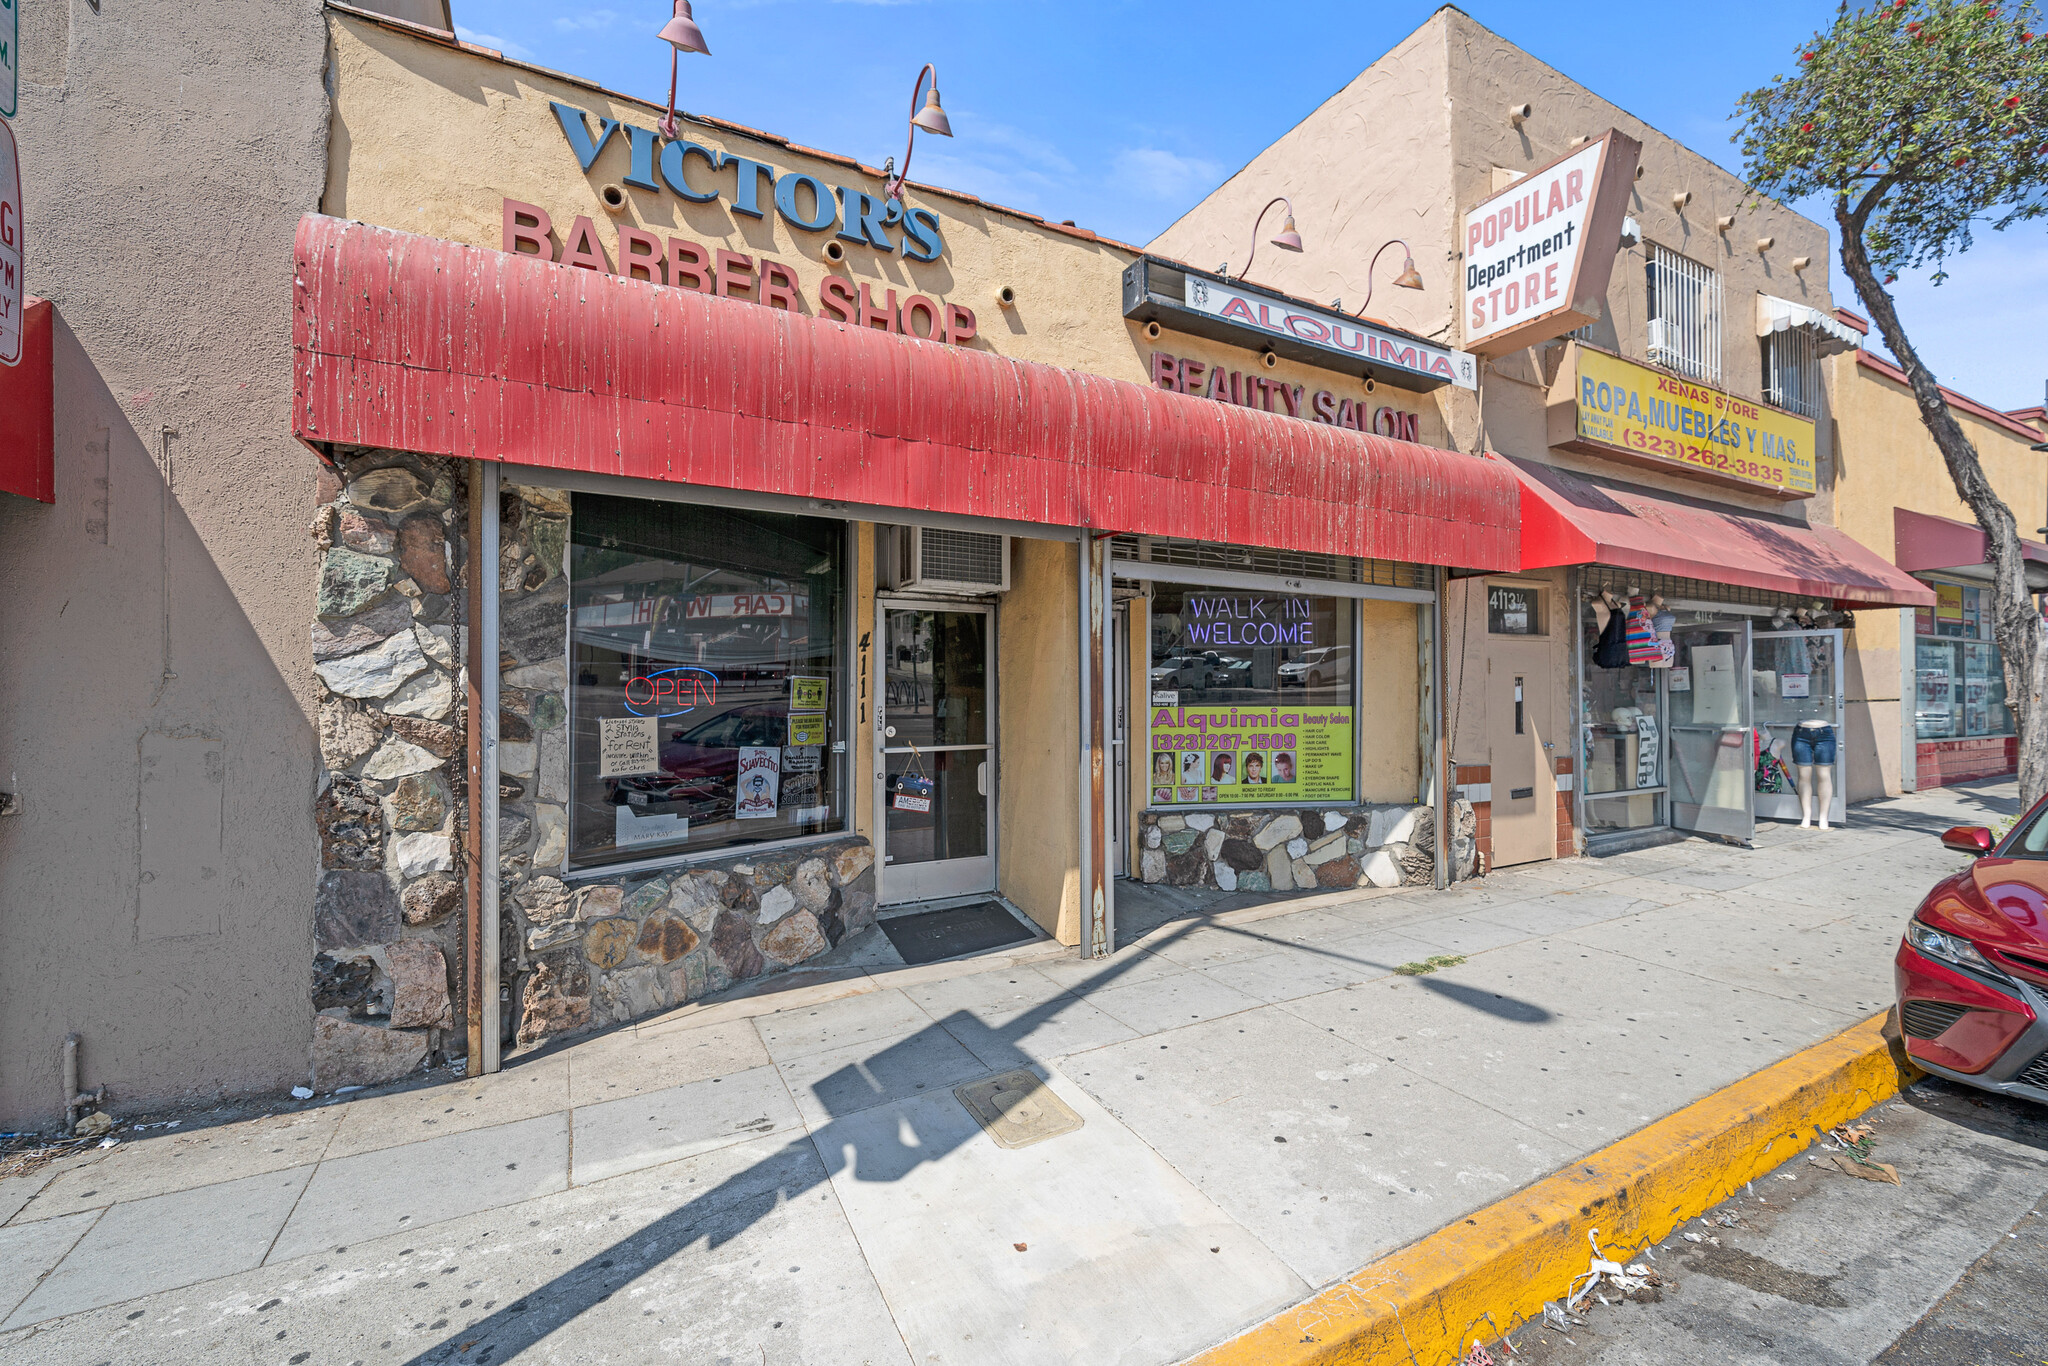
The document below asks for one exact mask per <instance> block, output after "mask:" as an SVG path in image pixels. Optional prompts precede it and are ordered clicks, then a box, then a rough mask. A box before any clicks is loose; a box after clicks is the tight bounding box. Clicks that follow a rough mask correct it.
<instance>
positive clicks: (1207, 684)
mask: <svg viewBox="0 0 2048 1366" xmlns="http://www.w3.org/2000/svg"><path fill="white" fill-rule="evenodd" d="M1356 648H1357V612H1356V605H1355V604H1354V603H1353V602H1352V600H1351V599H1349V598H1339V597H1320V596H1314V595H1310V594H1302V593H1280V592H1262V591H1257V590H1247V589H1235V588H1203V587H1195V586H1180V585H1174V584H1159V585H1156V586H1155V587H1154V589H1153V595H1152V602H1151V659H1150V664H1149V670H1150V671H1149V676H1148V680H1147V686H1148V689H1149V699H1150V706H1149V707H1148V708H1147V713H1146V714H1147V718H1148V722H1149V724H1148V726H1147V728H1146V729H1147V738H1148V742H1149V743H1148V750H1149V755H1148V761H1147V764H1146V774H1147V780H1148V781H1147V800H1148V802H1149V804H1150V805H1152V806H1192V807H1201V806H1206V805H1212V804H1213V805H1232V806H1243V805H1254V804H1301V803H1323V802H1348V801H1351V800H1353V797H1354V793H1355V790H1356V789H1355V778H1354V774H1355V771H1356V759H1355V748H1354V747H1355V742H1356V734H1355V725H1354V722H1355V719H1356V707H1355V703H1356V689H1357V677H1358V671H1357V668H1356V661H1355V658H1354V656H1355V653H1356Z"/></svg>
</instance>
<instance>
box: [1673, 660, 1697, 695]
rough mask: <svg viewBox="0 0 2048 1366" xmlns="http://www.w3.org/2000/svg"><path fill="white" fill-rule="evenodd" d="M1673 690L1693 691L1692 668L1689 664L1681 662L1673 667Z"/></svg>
mask: <svg viewBox="0 0 2048 1366" xmlns="http://www.w3.org/2000/svg"><path fill="white" fill-rule="evenodd" d="M1671 691H1673V692H1691V691H1692V669H1691V668H1689V667H1688V666H1686V665H1683V664H1680V665H1678V666H1676V667H1674V668H1673V669H1672V670H1671Z"/></svg>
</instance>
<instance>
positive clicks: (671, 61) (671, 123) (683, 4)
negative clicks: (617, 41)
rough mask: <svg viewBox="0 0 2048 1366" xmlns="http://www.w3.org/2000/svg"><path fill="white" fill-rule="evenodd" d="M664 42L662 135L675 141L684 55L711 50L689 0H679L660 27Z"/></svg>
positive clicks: (707, 55)
mask: <svg viewBox="0 0 2048 1366" xmlns="http://www.w3.org/2000/svg"><path fill="white" fill-rule="evenodd" d="M661 39H662V41H663V42H665V43H667V44H668V45H669V54H668V113H667V114H665V115H663V116H662V120H661V123H660V125H659V126H660V128H661V135H662V136H663V137H665V138H667V139H668V140H669V141H671V142H673V141H675V138H676V133H677V131H678V130H677V127H676V67H677V66H678V65H679V64H680V63H681V61H682V56H683V54H684V53H685V52H701V53H703V54H704V55H705V56H706V57H709V56H710V55H711V49H710V48H709V47H708V46H706V45H705V42H704V30H703V29H700V28H698V27H697V21H696V20H695V19H693V18H691V17H690V0H676V12H675V14H674V16H673V17H671V18H670V19H669V21H668V22H667V23H666V24H663V25H662V26H661Z"/></svg>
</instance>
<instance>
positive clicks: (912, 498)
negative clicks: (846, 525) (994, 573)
mask: <svg viewBox="0 0 2048 1366" xmlns="http://www.w3.org/2000/svg"><path fill="white" fill-rule="evenodd" d="M297 258H298V271H297V281H296V286H295V297H294V300H293V328H292V342H293V350H294V366H295V377H296V391H295V402H294V411H293V429H294V430H295V431H296V432H297V434H298V435H299V436H300V437H301V438H302V439H304V440H307V441H326V442H337V443H341V444H344V445H362V446H386V447H394V448H397V449H402V450H414V451H425V452H433V453H438V454H443V455H455V456H463V457H467V458H471V459H480V460H502V461H506V462H509V463H513V464H519V465H532V466H540V467H543V468H549V469H576V470H590V471H597V472H601V473H605V474H618V475H628V476H633V477H637V478H645V479H660V480H668V481H672V482H677V483H688V484H699V485H709V486H712V487H717V488H732V489H746V490H750V491H757V492H772V493H780V494H790V495H795V496H798V497H808V498H818V499H827V500H831V501H834V502H842V503H850V504H859V505H866V506H870V507H886V508H904V509H917V510H932V511H942V512H949V513H956V514H964V515H968V516H980V517H992V518H1000V519H1003V520H1006V521H1014V522H1028V523H1033V524H1038V525H1050V526H1065V527H1084V526H1085V527H1095V528H1099V529H1101V530H1104V531H1119V532H1135V533H1139V534H1145V535H1156V536H1185V537H1197V538H1201V539H1205V540H1212V541H1226V542H1231V543H1235V544H1241V545H1253V546H1268V547H1275V548H1281V549H1290V550H1306V551H1317V552H1321V553H1325V554H1338V555H1362V556H1367V557H1371V558H1378V559H1395V560H1411V561H1419V562H1422V563H1427V564H1445V565H1455V566H1462V567H1469V568H1477V569H1505V568H1510V567H1512V566H1513V565H1514V564H1515V563H1516V562H1517V559H1518V557H1519V551H1520V537H1519V532H1518V522H1519V512H1520V496H1521V495H1520V493H1519V491H1518V489H1517V487H1516V483H1515V480H1514V477H1513V475H1512V473H1511V472H1510V471H1509V470H1507V469H1506V468H1505V467H1504V466H1502V465H1501V464H1500V463H1499V462H1498V461H1492V460H1485V459H1480V458H1478V457H1474V456H1466V455H1460V454H1457V453H1455V452H1451V451H1440V450H1434V449H1431V448H1429V447H1426V446H1418V445H1413V444H1410V443H1407V442H1401V441H1392V440H1388V439H1386V438H1384V437H1378V436H1369V435H1366V434H1364V433H1361V432H1356V431H1352V430H1350V429H1348V428H1340V427H1333V426H1328V425H1324V424H1321V423H1315V422H1308V421H1303V420H1300V419H1296V418H1290V417H1283V416H1279V415H1277V414H1269V413H1264V412H1258V411H1255V410H1252V409H1249V408H1242V407H1236V406H1232V405H1228V404H1223V403H1216V402H1213V401H1208V400H1203V399H1198V398H1192V397H1188V396H1184V395H1180V394H1169V393H1164V392H1162V391H1160V390H1157V389H1154V388H1151V387H1149V386H1147V385H1143V384H1133V383H1129V382H1127V381H1123V380H1113V379H1105V378H1103V377H1101V376H1099V375H1091V374H1086V373H1083V372H1081V371H1076V370H1065V369H1060V368H1058V367H1056V366H1050V365H1038V364H1032V363H1030V362H1025V361H1015V360H1006V359H1004V358H1002V357H1000V356H995V355H990V354H989V353H987V352H985V351H977V350H973V349H971V348H968V347H963V346H949V345H946V344H944V343H939V342H928V341H921V340H918V339H916V338H912V337H904V336H900V335H893V334H889V333H884V332H881V331H879V330H875V329H867V328H859V327H854V326H850V325H847V324H842V323H834V322H828V321H825V320H823V319H819V318H812V317H806V316H803V315H800V314H796V313H790V312H785V311H783V310H780V309H772V308H765V307H762V306H760V305H756V304H750V303H744V302H740V301H738V300H733V299H718V298H712V297H708V296H706V295H703V294H699V293H696V292H694V291H692V290H687V289H671V288H667V287H665V286H662V285H657V284H653V283H651V282H649V281H645V280H630V279H621V278H619V277H617V276H612V275H604V274H599V273H596V272H593V271H587V270H572V269H567V268H564V267H561V266H556V265H551V264H549V263H546V262H543V261H539V260H536V259H534V258H532V257H528V256H515V255H509V254H507V253H505V252H500V251H491V250H486V249H483V248H478V247H469V246H464V245H461V244H459V243H454V242H446V241H441V240H438V239H434V238H428V237H419V236H415V235H413V234H409V233H402V232H393V231H391V230H389V229H385V228H375V227H368V226H365V225H363V224H360V223H349V222H344V221H343V220H340V219H335V218H327V217H323V216H319V215H308V216H306V217H305V218H303V219H301V220H300V222H299V231H298V242H297ZM1103 306H1104V307H1105V308H1111V307H1114V306H1115V300H1114V299H1107V300H1105V301H1104V304H1103Z"/></svg>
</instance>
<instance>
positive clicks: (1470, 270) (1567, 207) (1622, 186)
mask: <svg viewBox="0 0 2048 1366" xmlns="http://www.w3.org/2000/svg"><path fill="white" fill-rule="evenodd" d="M1641 150H1642V147H1641V144H1640V143H1637V142H1635V141H1634V140H1632V139H1630V138H1628V137H1625V136H1624V135H1622V134H1621V133H1619V132H1609V133H1608V134H1606V135H1605V136H1604V137H1601V138H1598V139H1596V140H1595V141H1593V142H1589V143H1587V144H1586V145H1585V146H1584V147H1581V148H1579V149H1578V150H1577V151H1575V152H1569V153H1567V154H1566V155H1564V156H1563V157H1560V158H1559V159H1557V160H1556V161H1553V162H1551V163H1550V164H1549V165H1548V166H1543V167H1539V168H1538V169H1536V170H1535V171H1532V172H1531V173H1529V174H1528V175H1526V176H1523V177H1522V178H1521V179H1520V180H1517V181H1516V182H1515V183H1514V184H1512V185H1510V186H1508V187H1507V188H1506V189H1504V190H1502V191H1501V192H1500V193H1498V194H1496V195H1494V196H1492V197H1491V198H1489V199H1485V200H1482V201H1480V203H1479V204H1477V205H1476V206H1474V207H1473V208H1472V209H1471V210H1470V211H1469V212H1467V213H1466V215H1465V223H1464V232H1463V236H1462V239H1461V241H1460V245H1461V246H1462V247H1463V249H1464V255H1465V260H1464V285H1465V308H1464V319H1465V346H1466V348H1467V349H1468V350H1472V351H1478V352H1481V353H1484V354H1489V355H1498V354H1500V353H1501V352H1503V351H1510V350H1514V349H1515V348H1517V347H1522V346H1527V345H1529V344H1530V343H1532V342H1536V341H1543V340H1546V339H1548V338H1550V337H1560V336H1563V335H1564V334H1565V333H1567V332H1570V331H1571V330H1573V329H1574V328H1576V327H1579V326H1581V325H1583V324H1585V323H1587V322H1591V321H1593V320H1594V319H1596V318H1598V317H1599V316H1600V307H1601V301H1602V300H1603V299H1604V298H1605V296H1606V293H1607V277H1608V275H1609V274H1610V273H1611V272H1612V270H1613V266H1614V253H1615V249H1616V248H1617V247H1618V246H1619V245H1620V237H1621V220H1622V217H1623V216H1624V213H1625V211H1626V209H1627V200H1626V196H1627V193H1628V187H1629V186H1630V185H1631V184H1633V183H1634V180H1635V169H1636V159H1637V156H1638V155H1639V154H1640V152H1641Z"/></svg>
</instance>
